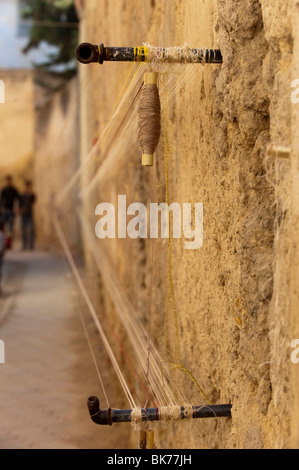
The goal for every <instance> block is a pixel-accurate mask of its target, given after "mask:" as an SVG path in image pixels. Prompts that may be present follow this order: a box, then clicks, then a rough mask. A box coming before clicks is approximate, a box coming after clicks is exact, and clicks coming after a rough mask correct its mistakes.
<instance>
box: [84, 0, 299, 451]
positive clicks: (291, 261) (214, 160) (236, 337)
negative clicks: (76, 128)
mask: <svg viewBox="0 0 299 470" xmlns="http://www.w3.org/2000/svg"><path fill="white" fill-rule="evenodd" d="M296 8H297V9H298V7H295V2H294V5H293V4H291V3H287V2H283V1H282V0H279V1H277V2H272V1H270V0H261V1H258V0H242V1H240V0H209V1H208V2H207V1H203V0H190V1H188V2H180V1H172V0H169V1H162V0H134V1H131V2H128V1H125V0H117V1H115V2H113V5H112V2H108V1H104V0H101V1H98V2H86V6H85V8H84V10H83V12H82V21H81V33H80V34H81V40H82V41H88V42H92V43H100V42H103V43H104V44H105V45H111V46H125V45H140V44H142V43H143V42H145V41H149V42H150V43H151V44H152V45H160V46H172V45H181V44H183V43H185V42H187V43H188V44H189V45H190V46H194V47H196V46H197V47H201V46H204V47H219V48H220V49H221V51H222V54H223V59H224V62H223V65H222V66H212V65H211V66H205V67H203V68H201V69H200V71H199V72H198V73H197V74H196V76H195V77H194V76H193V80H192V81H191V80H189V81H187V82H186V85H185V88H184V90H183V92H181V93H177V95H176V96H175V100H174V104H173V105H171V106H170V107H169V110H168V112H169V119H168V132H169V140H170V143H171V151H170V161H169V184H170V198H171V201H176V202H179V203H184V202H202V203H203V204H204V244H203V247H202V248H201V249H200V250H197V251H188V250H184V246H183V240H174V242H173V276H174V287H175V294H176V302H177V306H178V313H179V323H180V341H181V351H182V362H183V363H184V365H185V366H186V367H187V368H188V369H190V370H191V371H192V373H193V375H194V376H195V377H196V378H197V380H198V381H199V383H200V385H201V387H202V388H203V389H204V391H205V393H206V394H207V396H208V397H209V399H210V400H211V401H212V402H214V403H226V402H230V403H232V405H233V412H232V420H227V419H219V420H211V421H209V420H208V422H204V421H201V422H200V423H198V422H194V423H192V424H191V425H190V427H189V428H188V430H187V431H186V432H185V431H184V430H183V431H182V432H181V431H180V430H178V434H175V432H174V431H170V432H168V433H163V432H162V433H161V435H157V445H158V447H164V448H167V447H174V448H179V447H182V448H188V447H194V448H280V447H290V446H292V445H298V431H297V429H296V425H295V423H296V420H297V418H298V406H299V405H298V393H297V391H296V390H298V378H297V377H298V374H296V369H295V368H296V366H295V365H292V364H291V361H290V352H291V351H290V348H289V342H290V341H291V340H292V339H293V338H295V337H296V334H297V336H298V320H297V315H296V312H297V309H298V307H297V305H298V287H297V286H298V244H297V237H296V227H297V225H298V209H297V208H298V204H296V201H297V199H298V194H297V193H298V171H299V168H298V162H297V157H296V152H297V153H298V151H299V148H298V132H297V128H298V108H296V107H295V106H294V105H292V103H291V100H290V93H291V88H290V84H291V81H292V80H293V79H294V78H297V76H296V73H297V75H298V78H299V71H298V65H296V63H297V62H298V61H297V62H296V57H298V44H297V43H298V37H297V36H298V32H297V31H298V27H297V26H298V11H297V9H296ZM293 9H294V10H296V15H294V12H293ZM292 18H293V21H292ZM294 41H295V43H294V45H295V48H294V50H293V42H294ZM295 53H296V54H297V56H296V55H294V54H295ZM125 67H126V66H125V65H124V64H113V63H111V64H107V63H105V64H104V65H103V66H101V67H99V68H98V70H96V72H95V73H94V75H93V77H92V81H91V86H89V87H88V89H87V90H86V91H85V94H84V98H83V103H82V107H81V135H82V136H84V140H82V144H81V161H84V158H86V156H87V155H88V153H89V152H90V150H91V149H92V145H93V141H94V138H95V137H98V136H99V135H101V132H102V131H103V129H104V128H105V125H106V124H107V122H108V119H109V115H110V113H111V109H112V105H113V100H112V99H111V94H112V95H113V90H119V83H120V81H121V77H122V76H123V74H124V72H125V70H126V68H125ZM296 67H297V68H296ZM88 69H90V70H92V68H91V66H90V67H85V68H84V67H81V68H80V70H81V75H82V76H83V74H85V73H86V70H88ZM294 74H295V75H294ZM298 106H299V105H297V107H298ZM292 122H293V125H292ZM270 142H272V143H274V144H277V145H284V146H291V145H292V147H293V152H292V155H291V160H289V159H281V158H280V157H278V156H277V155H276V156H275V155H274V156H272V157H271V156H266V148H267V144H268V143H270ZM114 145H115V146H116V149H117V151H116V152H115V158H114V160H113V165H110V167H109V172H107V174H106V177H105V178H102V179H101V181H100V182H99V183H98V185H97V187H96V190H95V191H94V192H93V193H92V196H91V197H90V198H89V199H87V200H86V201H85V204H86V205H85V211H89V213H90V219H89V220H90V221H91V223H92V221H93V218H92V214H93V213H94V209H95V207H96V205H97V204H98V203H99V202H102V201H105V202H106V201H107V202H114V203H115V202H116V198H117V195H118V194H126V195H127V200H128V204H129V203H131V202H135V201H140V202H145V203H148V202H153V198H154V186H153V183H154V179H153V172H151V170H149V169H147V168H142V167H141V166H140V151H139V149H138V145H137V142H136V138H135V136H132V135H126V136H125V137H124V136H122V141H121V142H118V141H117V140H116V139H115V142H114ZM104 158H105V155H101V153H100V152H99V154H98V162H96V159H95V163H94V165H95V167H94V168H97V165H100V162H101V159H104ZM158 158H160V159H161V161H159V164H158V170H159V174H160V180H159V182H160V183H161V185H160V186H159V187H158V190H157V198H158V200H159V201H160V202H161V201H165V184H164V185H163V183H165V182H164V181H163V177H161V174H162V175H163V162H162V160H163V147H162V145H160V147H159V150H158ZM159 165H160V166H159ZM89 171H92V170H89ZM89 177H90V173H86V174H85V177H84V179H83V185H87V184H88V179H89ZM95 222H96V219H94V223H95ZM297 233H298V232H297ZM87 243H88V242H87V241H86V252H87V251H88V247H87ZM97 243H103V244H104V246H105V250H106V252H107V254H108V255H109V256H110V259H111V261H112V263H113V264H114V266H115V271H116V273H117V276H118V278H119V281H120V283H121V285H122V286H123V287H124V289H125V291H126V293H127V295H128V297H129V299H130V301H131V303H132V304H133V306H134V307H135V309H136V310H138V312H139V314H140V318H143V319H146V317H147V310H148V301H149V297H148V292H149V288H150V274H149V273H150V268H151V243H150V241H149V240H147V241H146V242H144V241H142V240H130V239H126V240H108V241H105V242H99V241H98V242H97ZM157 246H158V249H157V250H156V251H155V263H154V266H155V269H154V276H155V277H154V285H155V289H154V294H155V295H154V301H153V302H154V305H155V307H156V309H154V310H155V312H154V313H153V317H154V320H155V322H156V320H157V317H158V316H159V315H158V313H156V310H157V312H160V313H161V312H162V313H163V309H164V308H165V299H166V297H167V291H168V267H167V244H165V243H163V242H161V243H160V242H158V245H157ZM87 261H88V264H89V266H90V272H91V275H92V276H94V278H95V284H96V285H97V284H98V283H99V291H98V292H99V298H100V300H101V302H102V305H103V306H104V308H105V310H106V311H107V313H109V315H110V317H111V319H112V321H113V319H114V308H113V298H111V297H109V296H108V294H107V291H106V290H105V289H104V287H103V285H104V283H103V279H101V278H98V277H95V276H96V274H95V273H96V269H95V268H93V267H92V266H93V263H92V257H91V256H90V254H89V256H87ZM114 321H115V324H116V320H114ZM156 323H157V322H156ZM156 323H155V325H156ZM155 328H157V327H156V326H155ZM153 331H154V332H155V334H156V335H157V336H158V331H157V329H156V330H155V329H154V330H153ZM296 332H297V333H296ZM297 367H298V366H297ZM292 368H293V369H292ZM291 371H293V374H291ZM176 380H177V383H178V386H179V387H181V388H182V389H183V391H184V392H185V393H186V394H187V396H188V398H189V401H190V402H191V403H193V402H195V401H196V402H198V401H199V397H198V392H197V390H196V389H194V388H192V384H191V383H190V382H189V381H188V379H187V378H186V376H185V375H184V373H183V372H181V371H178V372H177V373H176ZM296 384H297V388H296ZM131 385H132V387H133V386H134V385H135V384H134V383H133V382H132V384H131ZM293 403H294V407H295V408H294V409H291V408H293V407H292V404H293ZM196 404H197V403H196ZM112 406H113V407H118V406H121V398H120V402H119V403H113V404H112ZM292 413H293V416H294V417H293V418H291V414H292Z"/></svg>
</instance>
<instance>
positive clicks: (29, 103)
mask: <svg viewBox="0 0 299 470" xmlns="http://www.w3.org/2000/svg"><path fill="white" fill-rule="evenodd" d="M0 79H1V80H3V82H4V86H5V102H4V103H2V104H0V119H1V121H0V122H1V124H0V180H1V185H2V184H3V177H4V176H5V175H6V174H12V175H13V176H14V180H15V184H16V185H17V186H18V187H19V188H20V190H23V187H24V180H25V179H26V178H32V170H33V145H34V107H33V101H34V99H33V96H34V86H33V74H32V71H30V70H23V69H20V70H15V69H13V70H3V69H2V70H0Z"/></svg>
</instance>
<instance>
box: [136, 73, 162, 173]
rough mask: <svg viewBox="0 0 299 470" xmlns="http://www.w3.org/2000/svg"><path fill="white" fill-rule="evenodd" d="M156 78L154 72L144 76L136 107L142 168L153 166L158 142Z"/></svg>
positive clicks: (158, 117) (158, 119) (159, 128)
mask: <svg viewBox="0 0 299 470" xmlns="http://www.w3.org/2000/svg"><path fill="white" fill-rule="evenodd" d="M157 78H158V74H157V73H156V72H149V73H145V74H144V86H143V88H142V92H141V97H140V102H139V106H138V139H139V145H140V147H141V150H142V165H144V166H153V164H154V153H155V150H156V148H157V145H158V143H159V140H160V133H161V106H160V98H159V92H158V88H157Z"/></svg>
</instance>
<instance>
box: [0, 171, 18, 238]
mask: <svg viewBox="0 0 299 470" xmlns="http://www.w3.org/2000/svg"><path fill="white" fill-rule="evenodd" d="M19 201H20V195H19V193H18V191H17V189H16V188H15V187H14V186H13V180H12V177H11V176H10V175H8V176H6V178H5V186H4V188H3V189H2V191H1V202H0V204H1V212H2V221H3V223H4V229H5V231H6V232H7V233H8V234H10V236H12V235H13V228H14V221H15V210H16V204H17V203H19Z"/></svg>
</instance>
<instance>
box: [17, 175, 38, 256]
mask: <svg viewBox="0 0 299 470" xmlns="http://www.w3.org/2000/svg"><path fill="white" fill-rule="evenodd" d="M35 201H36V196H35V194H34V192H33V191H32V183H31V181H25V191H24V192H23V193H22V194H21V196H20V212H21V218H22V241H23V250H26V249H27V248H30V250H33V249H34V239H35V231H34V214H33V206H34V203H35Z"/></svg>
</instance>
